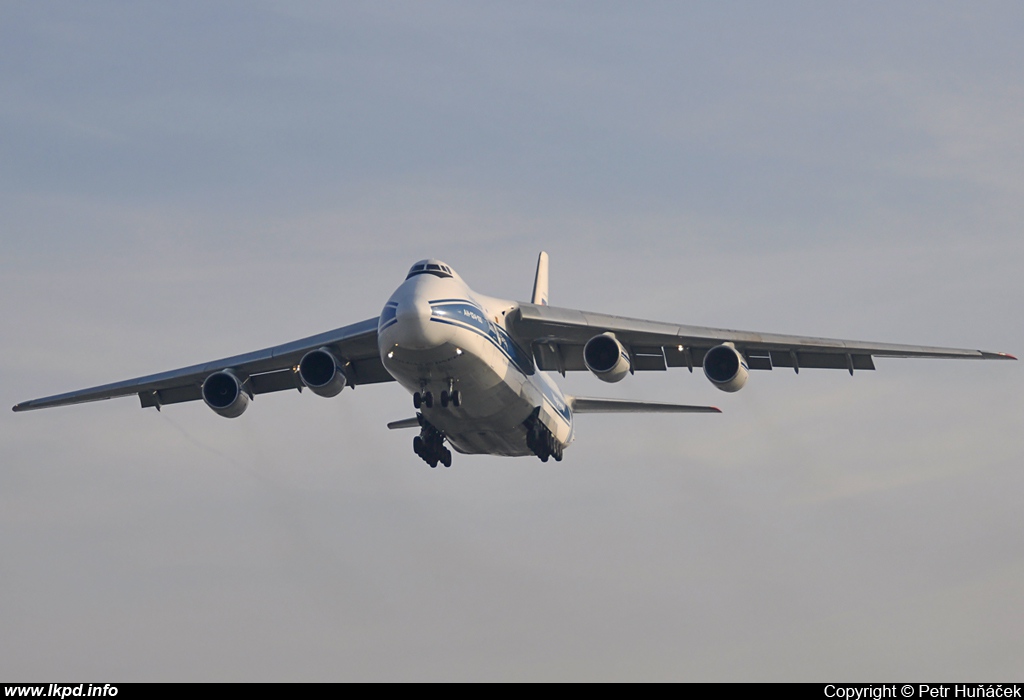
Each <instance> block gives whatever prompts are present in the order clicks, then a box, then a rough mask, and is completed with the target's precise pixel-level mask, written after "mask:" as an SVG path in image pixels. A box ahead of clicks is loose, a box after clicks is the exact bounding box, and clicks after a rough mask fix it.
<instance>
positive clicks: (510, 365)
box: [377, 260, 573, 456]
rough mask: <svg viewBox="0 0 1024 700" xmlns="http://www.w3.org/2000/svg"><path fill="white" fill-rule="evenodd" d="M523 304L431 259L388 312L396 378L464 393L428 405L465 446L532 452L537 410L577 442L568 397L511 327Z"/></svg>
mask: <svg viewBox="0 0 1024 700" xmlns="http://www.w3.org/2000/svg"><path fill="white" fill-rule="evenodd" d="M428 264H429V266H430V267H431V268H434V269H432V270H427V269H426V267H427V265H428ZM421 265H422V266H423V268H424V269H422V270H420V271H418V272H417V271H416V268H417V267H419V266H421ZM516 308H517V304H516V302H513V301H505V300H502V299H493V298H490V297H485V296H482V295H479V294H475V293H474V292H473V291H472V290H471V289H469V287H468V286H466V284H465V282H463V281H462V279H461V278H460V277H459V276H458V275H457V274H455V273H454V272H453V271H451V268H449V267H448V266H447V265H444V264H443V263H440V261H433V260H431V261H423V262H422V263H417V265H416V266H414V268H413V271H410V275H409V277H407V278H406V280H405V282H404V283H402V285H401V286H400V287H399V288H398V289H397V290H395V293H394V294H392V295H391V298H390V299H389V300H388V302H387V304H386V305H385V307H384V310H383V311H382V312H381V315H380V323H379V326H378V332H377V342H378V347H379V349H380V355H381V360H382V361H383V363H384V367H385V368H386V369H387V371H388V372H389V373H390V374H391V375H392V376H393V377H394V378H395V380H396V381H398V383H400V384H401V385H402V386H404V387H405V388H406V389H408V390H409V391H410V392H420V393H421V394H424V393H425V392H428V391H429V392H432V393H433V395H434V396H439V395H440V394H441V392H443V391H446V392H449V394H450V393H451V392H452V391H453V390H455V391H458V392H459V393H460V396H461V399H460V401H459V405H458V406H457V407H456V406H452V405H448V406H444V407H442V406H441V405H440V402H438V401H435V402H434V403H433V405H432V406H431V407H427V406H425V405H424V406H421V412H422V414H423V417H424V418H425V419H426V420H427V421H428V422H429V423H430V424H431V425H432V426H434V427H435V428H437V429H438V430H440V431H442V432H443V433H444V435H445V437H446V438H447V439H448V442H449V443H450V444H451V445H452V447H454V448H455V449H456V450H457V451H458V452H462V453H468V454H496V455H507V456H521V455H530V454H533V452H532V451H531V449H530V448H529V447H528V446H527V438H526V435H527V429H526V427H525V425H524V423H525V422H526V421H528V419H529V418H530V416H531V414H533V413H534V412H535V411H537V412H538V413H537V419H538V420H540V421H541V423H543V425H544V426H546V427H547V429H548V430H549V431H550V432H551V434H552V435H553V436H554V438H555V439H556V440H557V441H558V442H559V444H560V445H561V446H562V447H566V446H568V445H569V443H570V442H572V439H573V422H572V412H571V410H570V409H569V406H568V404H567V402H566V400H565V397H564V396H563V395H562V392H561V391H560V390H559V389H558V387H557V386H556V385H555V383H554V382H553V381H551V379H550V378H549V377H547V376H546V375H545V374H543V373H542V372H540V371H538V370H536V368H535V366H534V362H533V358H532V357H531V354H530V348H522V347H519V346H518V345H517V344H516V343H515V341H514V340H513V339H512V337H511V336H510V335H509V332H508V328H507V325H506V324H507V319H508V318H509V317H510V316H511V314H512V312H513V311H515V309H516Z"/></svg>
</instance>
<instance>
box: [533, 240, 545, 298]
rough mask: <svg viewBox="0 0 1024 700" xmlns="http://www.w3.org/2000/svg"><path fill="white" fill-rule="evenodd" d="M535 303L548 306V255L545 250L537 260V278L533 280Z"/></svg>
mask: <svg viewBox="0 0 1024 700" xmlns="http://www.w3.org/2000/svg"><path fill="white" fill-rule="evenodd" d="M533 303H534V304H540V305H541V306H547V305H548V254H547V253H545V252H544V251H543V250H542V251H541V252H540V256H539V257H538V258H537V276H536V277H534V278H533Z"/></svg>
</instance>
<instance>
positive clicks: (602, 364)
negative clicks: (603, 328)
mask: <svg viewBox="0 0 1024 700" xmlns="http://www.w3.org/2000/svg"><path fill="white" fill-rule="evenodd" d="M583 362H584V364H586V366H587V369H589V370H590V371H591V372H593V373H594V374H595V375H597V378H598V379H600V380H602V381H605V382H618V381H621V380H622V378H623V377H625V376H626V373H627V372H629V366H630V363H629V353H628V352H626V348H624V347H623V346H622V343H620V342H619V341H618V339H616V337H615V336H614V335H612V334H611V333H602V334H601V335H595V336H594V337H593V338H591V339H590V340H588V341H587V344H586V345H585V346H583Z"/></svg>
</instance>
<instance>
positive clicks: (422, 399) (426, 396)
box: [412, 389, 462, 410]
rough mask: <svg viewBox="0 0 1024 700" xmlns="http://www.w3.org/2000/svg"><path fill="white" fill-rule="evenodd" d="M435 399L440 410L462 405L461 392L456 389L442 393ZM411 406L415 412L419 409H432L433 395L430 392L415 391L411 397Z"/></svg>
mask: <svg viewBox="0 0 1024 700" xmlns="http://www.w3.org/2000/svg"><path fill="white" fill-rule="evenodd" d="M437 399H438V402H439V403H440V404H441V408H448V407H449V406H453V407H454V408H458V407H459V406H461V405H462V392H461V391H459V390H458V389H451V390H446V391H442V392H441V393H440V395H439V396H438V397H437ZM412 406H413V408H415V409H416V410H419V409H421V408H433V407H434V393H433V392H431V391H417V392H416V393H414V394H413V395H412Z"/></svg>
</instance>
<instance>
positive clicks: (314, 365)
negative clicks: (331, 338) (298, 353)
mask: <svg viewBox="0 0 1024 700" xmlns="http://www.w3.org/2000/svg"><path fill="white" fill-rule="evenodd" d="M299 379H301V380H302V383H303V384H305V385H306V386H307V387H309V390H310V391H312V392H313V393H314V394H316V395H317V396H324V397H326V398H331V397H332V396H337V395H338V394H340V393H341V390H342V389H344V388H345V375H344V373H343V372H342V371H341V363H340V362H338V358H336V357H335V356H334V353H332V352H331V351H330V350H328V349H327V348H319V349H318V350H310V351H309V352H307V353H306V354H305V355H303V356H302V359H301V360H300V361H299Z"/></svg>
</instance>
